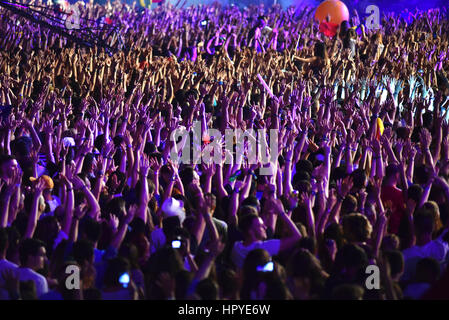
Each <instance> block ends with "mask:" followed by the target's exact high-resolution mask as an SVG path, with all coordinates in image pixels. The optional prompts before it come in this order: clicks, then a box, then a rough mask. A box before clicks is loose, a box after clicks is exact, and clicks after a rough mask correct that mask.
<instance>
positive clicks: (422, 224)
mask: <svg viewBox="0 0 449 320" xmlns="http://www.w3.org/2000/svg"><path fill="white" fill-rule="evenodd" d="M414 225H415V233H416V235H418V236H419V235H424V234H431V233H432V232H433V231H434V228H435V220H434V217H433V215H432V214H431V213H430V212H428V211H426V210H419V211H418V212H417V213H416V215H415V219H414Z"/></svg>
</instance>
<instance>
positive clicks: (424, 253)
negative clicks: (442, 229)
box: [402, 239, 449, 280]
mask: <svg viewBox="0 0 449 320" xmlns="http://www.w3.org/2000/svg"><path fill="white" fill-rule="evenodd" d="M448 251H449V246H448V245H447V243H443V242H442V241H441V240H440V239H435V240H432V241H430V242H428V243H426V244H425V245H422V246H418V245H415V246H413V247H411V248H408V249H405V250H404V251H403V254H404V275H403V276H402V280H410V279H412V278H413V277H414V276H415V272H416V264H417V263H418V261H419V260H421V259H423V258H433V259H435V260H437V261H438V262H440V264H443V263H444V260H445V258H446V255H447V253H448Z"/></svg>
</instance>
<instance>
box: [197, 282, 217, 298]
mask: <svg viewBox="0 0 449 320" xmlns="http://www.w3.org/2000/svg"><path fill="white" fill-rule="evenodd" d="M195 292H196V294H197V295H198V296H199V297H200V298H201V300H218V298H219V297H218V285H217V283H216V282H215V281H213V280H212V279H210V278H206V279H203V280H201V281H200V282H198V284H197V285H196V289H195Z"/></svg>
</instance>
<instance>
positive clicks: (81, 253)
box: [73, 240, 94, 266]
mask: <svg viewBox="0 0 449 320" xmlns="http://www.w3.org/2000/svg"><path fill="white" fill-rule="evenodd" d="M93 257H94V245H93V243H92V242H91V241H89V240H78V241H77V242H75V243H74V244H73V258H74V259H75V261H76V262H77V263H78V264H79V265H81V266H82V265H83V264H84V262H86V261H87V262H90V261H92V259H93Z"/></svg>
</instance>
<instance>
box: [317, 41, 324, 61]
mask: <svg viewBox="0 0 449 320" xmlns="http://www.w3.org/2000/svg"><path fill="white" fill-rule="evenodd" d="M314 56H315V57H319V58H321V59H326V58H327V49H326V44H325V43H324V42H321V41H318V42H317V43H315V47H314Z"/></svg>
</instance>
